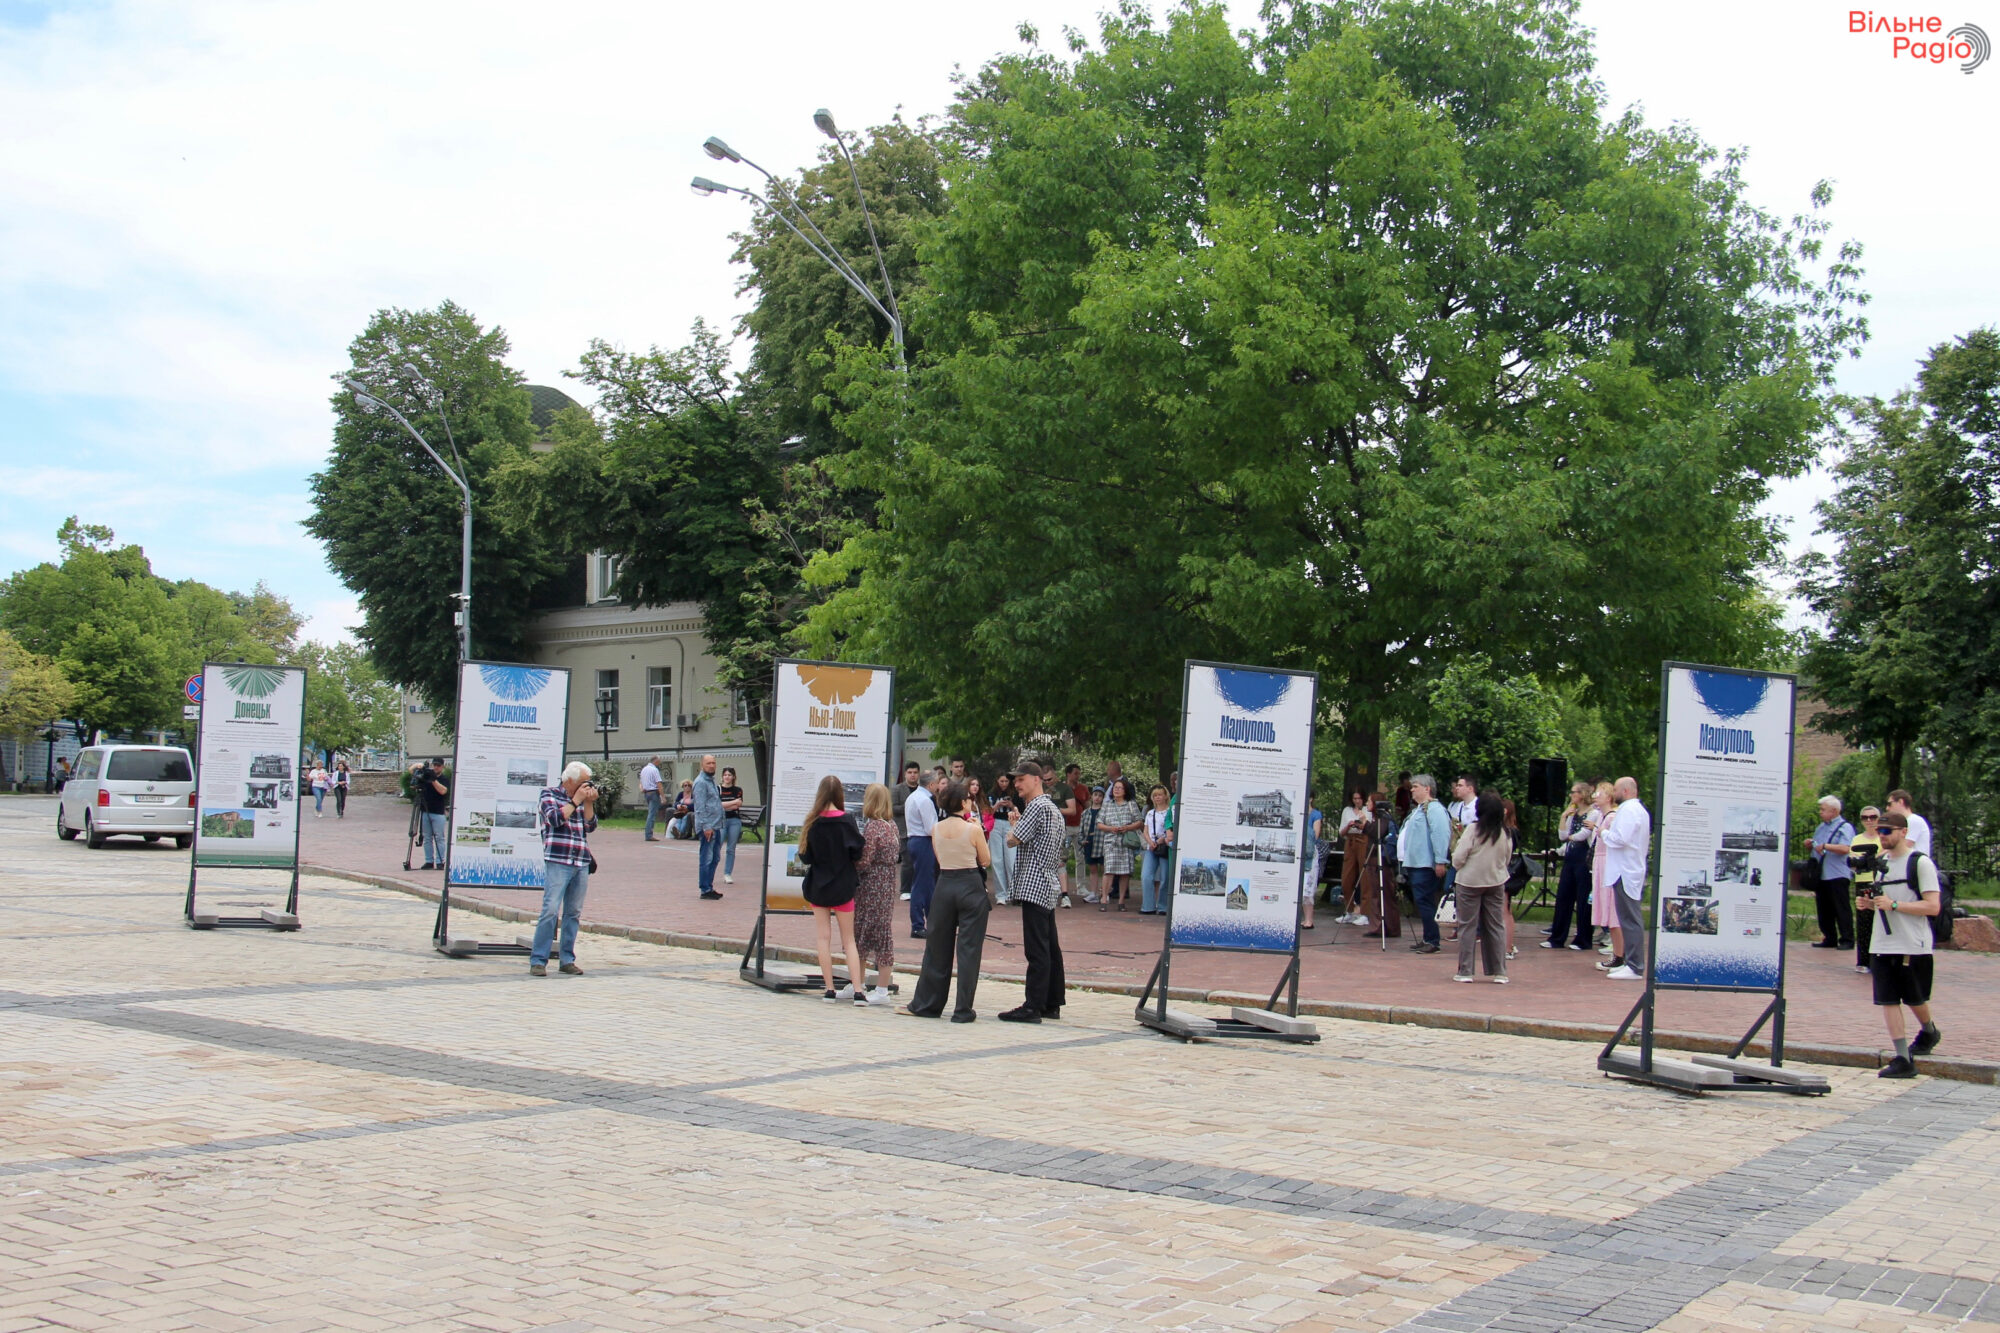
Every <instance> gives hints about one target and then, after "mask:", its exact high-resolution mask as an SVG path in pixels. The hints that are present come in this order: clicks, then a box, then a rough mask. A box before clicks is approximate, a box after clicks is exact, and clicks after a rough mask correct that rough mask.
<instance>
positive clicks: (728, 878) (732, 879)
mask: <svg viewBox="0 0 2000 1333" xmlns="http://www.w3.org/2000/svg"><path fill="white" fill-rule="evenodd" d="M722 882H723V883H724V884H734V883H735V882H736V876H734V875H724V876H723V877H722Z"/></svg>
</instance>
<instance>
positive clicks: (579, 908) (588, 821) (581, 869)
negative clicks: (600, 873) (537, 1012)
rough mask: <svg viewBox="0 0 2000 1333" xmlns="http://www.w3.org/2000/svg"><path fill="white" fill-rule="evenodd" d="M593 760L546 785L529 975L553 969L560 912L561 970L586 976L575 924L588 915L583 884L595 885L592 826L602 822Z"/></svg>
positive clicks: (576, 766)
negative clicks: (537, 915)
mask: <svg viewBox="0 0 2000 1333" xmlns="http://www.w3.org/2000/svg"><path fill="white" fill-rule="evenodd" d="M590 777H591V773H590V765H588V764H577V763H572V764H570V765H568V766H567V767H565V768H564V769H563V771H562V786H560V787H544V788H542V886H543V887H542V915H541V917H540V918H539V919H538V920H537V921H536V922H535V943H534V947H533V948H532V949H531V950H530V951H529V954H528V975H529V976H531V977H545V976H547V975H548V974H549V946H550V944H552V943H553V942H554V940H555V935H556V918H557V917H558V915H560V916H561V918H562V971H564V972H567V973H568V974H569V975H571V976H582V975H583V969H582V968H580V967H578V966H577V965H576V927H577V921H578V919H579V918H580V917H581V916H582V915H583V894H584V890H586V889H588V888H589V887H590V843H589V835H590V831H591V830H592V829H594V828H596V827H597V788H596V787H595V786H593V785H591V781H590Z"/></svg>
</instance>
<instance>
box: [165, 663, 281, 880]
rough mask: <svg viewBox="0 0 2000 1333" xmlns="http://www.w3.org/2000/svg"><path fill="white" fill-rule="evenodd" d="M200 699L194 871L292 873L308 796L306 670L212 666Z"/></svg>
mask: <svg viewBox="0 0 2000 1333" xmlns="http://www.w3.org/2000/svg"><path fill="white" fill-rule="evenodd" d="M201 695H202V707H201V737H200V740H199V742H198V743H197V748H198V749H199V751H200V755H199V759H200V764H201V770H200V773H199V774H198V776H197V781H196V791H197V796H196V806H197V809H198V812H199V816H200V817H199V818H198V819H197V820H196V821H195V844H194V860H195V864H196V865H198V866H270V867H276V868H281V869H286V870H289V869H291V867H292V866H293V865H295V864H297V862H298V859H299V801H300V798H301V797H303V796H304V794H305V793H304V792H303V791H301V790H300V785H299V784H300V782H301V781H302V777H301V775H300V773H299V771H298V769H299V741H300V732H301V731H303V729H304V726H305V712H306V672H305V668H304V667H281V666H259V665H256V664H253V663H248V662H210V663H209V664H207V665H206V666H204V667H203V668H202V669H201ZM176 799H178V798H176Z"/></svg>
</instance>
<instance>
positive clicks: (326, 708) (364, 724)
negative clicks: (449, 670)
mask: <svg viewBox="0 0 2000 1333" xmlns="http://www.w3.org/2000/svg"><path fill="white" fill-rule="evenodd" d="M289 664H290V665H292V666H302V667H305V668H306V715H305V741H306V744H307V745H310V746H312V747H314V748H315V749H318V750H319V751H321V752H322V753H323V754H325V755H327V756H328V757H331V756H332V755H333V753H334V752H335V751H337V750H358V749H361V748H362V747H363V746H369V745H374V746H384V747H387V746H393V745H395V744H396V742H397V738H398V737H399V735H400V734H401V727H402V693H401V691H399V690H398V689H397V688H396V686H395V685H394V684H392V683H390V682H389V681H388V680H386V679H384V678H383V676H382V673H381V672H379V671H377V670H376V669H375V664H374V663H373V662H371V661H369V660H368V656H367V654H365V653H363V652H362V651H361V649H359V648H357V647H355V646H354V645H353V644H351V643H335V644H324V643H315V642H310V641H309V642H307V643H304V644H301V645H299V646H298V648H297V649H296V650H294V651H293V653H292V654H291V656H290V658H289Z"/></svg>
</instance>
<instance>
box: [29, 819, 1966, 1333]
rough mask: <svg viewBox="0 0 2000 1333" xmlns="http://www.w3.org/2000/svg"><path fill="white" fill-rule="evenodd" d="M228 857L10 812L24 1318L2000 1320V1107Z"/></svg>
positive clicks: (1839, 1324)
mask: <svg viewBox="0 0 2000 1333" xmlns="http://www.w3.org/2000/svg"><path fill="white" fill-rule="evenodd" d="M183 865H184V863H182V862H179V861H174V860H170V859H169V858H165V857H159V858H149V857H140V856H134V857H123V858H118V857H106V856H103V855H101V854H97V855H94V854H91V853H88V852H86V851H85V850H84V849H82V848H81V847H79V846H77V845H75V844H61V843H58V842H56V840H55V839H53V838H52V837H50V836H48V831H47V829H46V828H44V827H43V821H41V820H40V819H39V818H30V817H29V816H28V815H26V814H23V813H19V812H17V811H16V810H14V809H12V808H10V805H9V803H7V802H4V801H0V868H4V869H3V870H0V873H4V876H5V889H6V896H5V898H4V899H0V901H3V902H4V903H5V904H6V906H5V908H4V909H0V910H4V911H5V912H6V913H7V921H8V925H9V926H10V928H11V929H12V931H13V933H14V934H15V936H16V937H17V938H19V939H21V940H22V941H23V942H24V943H27V944H28V945H29V947H28V949H27V950H26V951H25V952H24V953H23V954H22V955H21V956H22V957H23V958H24V960H30V961H31V963H32V965H31V966H17V967H16V968H14V969H12V970H11V971H10V972H9V974H8V976H7V977H6V978H5V979H0V1127H4V1129H0V1333H6V1330H12V1329H27V1328H57V1327H60V1328H113V1327H115V1328H120V1329H133V1328H140V1329H152V1328H158V1329H179V1328H188V1329H237V1328H242V1329H249V1328H257V1329H270V1328H278V1329H292V1328H297V1329H308V1328H311V1329H322V1328H341V1329H372V1328H465V1329H545V1328H560V1329H575V1330H589V1329H653V1328H668V1327H683V1326H688V1327H697V1326H698V1327H702V1328H718V1329H732V1330H734V1329H828V1330H832V1329H863V1330H873V1329H883V1330H889V1329H912V1328H927V1329H974V1328H978V1329H997V1330H1009V1329H1023V1330H1026V1329H1047V1328H1081V1329H1116V1328H1148V1329H1191V1330H1222V1329H1232V1330H1234V1329H1256V1330H1265V1329H1272V1330H1276V1329H1291V1330H1302V1331H1304V1330H1322V1329H1357V1330H1364V1329H1365V1330H1373V1329H1386V1328H1397V1327H1403V1328H1418V1329H1467V1330H1470V1329H1482V1328H1493V1329H1510V1330H1542V1329H1548V1330H1554V1329H1565V1328H1581V1329H1635V1330H1636V1329H1649V1328H1661V1329H1669V1330H1676V1331H1678V1330H1693V1329H1707V1328H1743V1329H1749V1328H1758V1329H1794V1328H1796V1329H1884V1330H1887V1329H1905V1328H1923V1329H1930V1328H1948V1327H1966V1328H1977V1327H1988V1328H1995V1329H2000V1292H1997V1291H1996V1287H1995V1285H1994V1284H1995V1283H1996V1281H2000V1258H1996V1256H2000V1246H1996V1245H1995V1243H1994V1242H1995V1241H1996V1239H2000V1226H1996V1225H1995V1224H1994V1223H1993V1222H1992V1221H1990V1220H1989V1218H1988V1216H1987V1214H1988V1207H1987V1205H1986V1203H1985V1200H1986V1199H1987V1198H1988V1197H1990V1194H1991V1191H1992V1190H1993V1188H1994V1187H1995V1184H1996V1182H2000V1134H1997V1133H1996V1131H2000V1093H1996V1091H1995V1090H1994V1089H1992V1088H1986V1087H1981V1086H1978V1085H1972V1084H1963V1083H1942V1082H1930V1081H1918V1082H1916V1083H1914V1084H1900V1085H1899V1084H1894V1083H1886V1082H1883V1081H1880V1080H1877V1079H1875V1078H1874V1077H1873V1076H1872V1074H1871V1073H1869V1072H1868V1071H1846V1070H1834V1071H1831V1073H1830V1077H1831V1081H1832V1082H1833V1085H1834V1091H1833V1093H1832V1095H1831V1096H1829V1097H1826V1098H1820V1099H1813V1100H1804V1099H1791V1098H1784V1097H1775V1096H1761V1097H1759V1096H1745V1097H1740V1098H1737V1099H1733V1100H1732V1099H1729V1098H1726V1097H1711V1098H1708V1099H1704V1100H1695V1099H1689V1098H1685V1097H1681V1096H1678V1095H1676V1094H1672V1093H1669V1092H1665V1091H1662V1090H1658V1089H1651V1088H1643V1087H1637V1086H1634V1085H1630V1084H1623V1083H1618V1082H1613V1081H1608V1080H1605V1079H1602V1078H1601V1077H1599V1076H1598V1075H1597V1074H1596V1073H1595V1071H1594V1069H1593V1068H1592V1067H1591V1060H1590V1055H1591V1052H1589V1051H1588V1050H1587V1049H1585V1048H1581V1047H1578V1046H1576V1045H1574V1044H1569V1043H1562V1042H1543V1041H1535V1040H1530V1039H1525V1038H1516V1037H1507V1036H1499V1035H1492V1034H1486V1033H1461V1032H1451V1031H1442V1030H1436V1029H1418V1028H1395V1027H1385V1026H1383V1025H1379V1024H1361V1023H1337V1022H1328V1023H1324V1024H1323V1025H1322V1030H1323V1031H1324V1033H1325V1038H1326V1039H1325V1041H1324V1042H1323V1043H1322V1044H1321V1045H1319V1046H1316V1047H1279V1046H1255V1047H1248V1046H1240V1045H1229V1044H1216V1045H1199V1046H1181V1045H1179V1044H1176V1043H1172V1042H1169V1041H1167V1040H1166V1039H1164V1038H1161V1037H1159V1036H1157V1035H1154V1034H1151V1033H1149V1032H1146V1031H1145V1030H1143V1029H1140V1028H1138V1027H1137V1026H1136V1025H1135V1024H1134V1023H1133V1022H1132V1020H1131V1006H1130V1002H1129V1001H1126V1000H1121V999H1117V998H1114V997H1109V996H1096V995H1076V996H1073V997H1072V998H1071V1002H1070V1003H1069V1005H1068V1006H1067V1007H1066V1008H1065V1010H1064V1017H1063V1021H1061V1022H1059V1023H1049V1024H1043V1025H1041V1026H1039V1027H1017V1026H1013V1025H1003V1024H999V1023H996V1022H992V1021H989V1020H990V1018H991V1016H992V1015H993V1014H995V1013H997V1012H998V1011H999V1010H1000V1009H1002V1008H1006V1007H1010V1006H1011V1005H1013V1004H1014V1003H1016V1002H1017V1001H1018V998H1019V989H1018V987H1009V986H1007V985H1005V984H1000V983H991V982H989V983H986V984H983V985H982V987H981V993H980V1008H981V1012H982V1015H983V1016H984V1017H983V1018H982V1021H980V1022H979V1023H976V1024H973V1025H970V1026H954V1025H949V1024H942V1023H936V1022H925V1021H920V1020H914V1019H909V1018H905V1017H901V1016H898V1015H895V1014H893V1013H891V1012H889V1011H888V1010H885V1009H873V1010H861V1011H857V1010H855V1009H854V1008H853V1007H852V1006H849V1005H826V1004H823V1003H821V1002H819V1001H818V1000H817V999H813V998H810V997H804V996H798V995H775V994H771V993H768V992H765V991H761V990H757V989H755V988H753V987H749V986H745V985H744V984H742V983H741V982H740V981H738V980H737V979H736V977H735V972H734V965H733V960H730V959H727V958H723V957H719V956H718V955H715V954H712V953H700V952H693V951H681V950H673V949H668V948H662V947H653V946H648V945H644V944H639V943H636V942H632V941H626V940H618V939H607V938H595V937H592V938H587V939H586V940H585V941H584V944H583V950H582V955H581V960H582V961H583V963H584V965H585V967H586V968H587V969H588V974H587V975H586V976H584V977H581V978H558V977H551V978H548V979H546V980H540V981H531V980H530V979H528V978H526V977H525V976H524V974H523V971H522V968H521V966H520V963H519V961H518V960H501V959H482V960H448V959H444V958H441V957H439V956H438V955H436V954H435V953H433V952H431V951H430V950H429V949H428V948H426V947H424V944H423V940H424V938H425V934H426V926H427V918H428V912H429V909H428V908H427V906H426V905H425V904H423V903H421V902H416V901H413V900H412V899H409V898H407V897H405V896H403V895H399V894H395V893H391V892H386V891H378V890H373V889H367V888H361V887H357V886H355V885H352V884H349V883H342V882H339V881H333V880H314V879H308V881H307V884H306V892H305V895H304V902H303V904H302V915H303V917H304V919H305V923H306V929H305V930H303V931H301V932H299V933H298V934H295V935H278V934H273V933H267V932H249V931H244V932H213V933H196V932H192V931H188V930H186V929H185V928H184V927H182V926H181V925H180V923H179V918H178V912H179V890H180V887H181V885H182V883H183V882H184V881H181V880H180V879H179V876H180V875H184V873H185V871H184V869H182V866H183ZM217 879H218V881H219V882H217V883H216V884H215V886H214V888H215V892H216V894H217V897H218V900H221V901H237V902H246V903H248V902H261V901H271V900H274V899H275V897H276V896H277V891H278V890H277V886H276V885H275V883H274V882H273V880H272V878H271V877H269V876H265V877H263V878H262V879H259V878H258V877H256V876H253V875H251V874H250V873H248V872H239V873H238V874H237V875H236V876H235V879H234V882H233V883H227V882H220V881H221V877H220V876H218V877H217Z"/></svg>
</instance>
